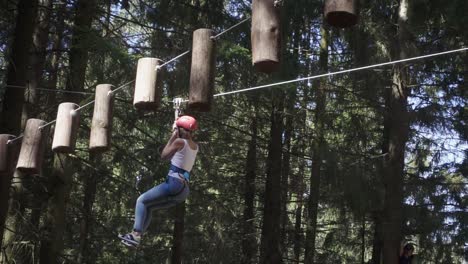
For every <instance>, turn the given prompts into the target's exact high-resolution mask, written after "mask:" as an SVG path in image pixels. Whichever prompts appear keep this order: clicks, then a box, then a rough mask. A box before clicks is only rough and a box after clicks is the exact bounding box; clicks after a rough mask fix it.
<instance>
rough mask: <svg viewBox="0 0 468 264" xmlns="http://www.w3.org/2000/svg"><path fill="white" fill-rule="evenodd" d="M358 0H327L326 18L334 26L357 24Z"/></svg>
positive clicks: (342, 26)
mask: <svg viewBox="0 0 468 264" xmlns="http://www.w3.org/2000/svg"><path fill="white" fill-rule="evenodd" d="M356 4H357V1H355V0H325V10H324V13H325V20H326V21H327V23H328V24H330V25H331V26H333V27H338V28H346V27H351V26H354V25H356V23H357V20H358V15H357V8H356Z"/></svg>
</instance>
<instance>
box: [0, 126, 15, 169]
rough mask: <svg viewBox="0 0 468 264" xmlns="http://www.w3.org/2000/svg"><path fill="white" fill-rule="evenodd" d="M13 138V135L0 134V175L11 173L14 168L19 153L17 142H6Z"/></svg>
mask: <svg viewBox="0 0 468 264" xmlns="http://www.w3.org/2000/svg"><path fill="white" fill-rule="evenodd" d="M14 138H15V136H13V135H8V134H1V135H0V175H5V174H8V175H11V174H13V172H14V170H15V167H16V161H17V159H18V154H19V144H16V143H15V142H12V143H10V144H8V140H11V139H14Z"/></svg>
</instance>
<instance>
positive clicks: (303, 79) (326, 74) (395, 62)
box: [213, 48, 468, 97]
mask: <svg viewBox="0 0 468 264" xmlns="http://www.w3.org/2000/svg"><path fill="white" fill-rule="evenodd" d="M467 49H468V48H461V49H456V50H449V51H444V52H439V53H433V54H428V55H423V56H417V57H412V58H407V59H401V60H396V61H390V62H384V63H378V64H373V65H368V66H364V67H358V68H353V69H348V70H342V71H337V72H330V73H325V74H319V75H315V76H309V77H303V78H298V79H294V80H289V81H284V82H278V83H271V84H265V85H260V86H255V87H250V88H245V89H240V90H236V91H231V92H224V93H218V94H215V95H213V97H219V96H224V95H229V94H236V93H243V92H247V91H252V90H258V89H263V88H267V87H273V86H279V85H283V84H288V83H295V82H301V81H306V80H313V79H318V78H322V77H328V76H333V75H339V74H343V73H348V72H355V71H360V70H365V69H371V68H377V67H381V66H386V65H392V64H397V63H402V62H408V61H415V60H420V59H425V58H430V57H436V56H441V55H446V54H451V53H456V52H461V51H466V50H467Z"/></svg>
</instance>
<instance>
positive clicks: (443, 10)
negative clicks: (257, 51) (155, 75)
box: [0, 0, 468, 264]
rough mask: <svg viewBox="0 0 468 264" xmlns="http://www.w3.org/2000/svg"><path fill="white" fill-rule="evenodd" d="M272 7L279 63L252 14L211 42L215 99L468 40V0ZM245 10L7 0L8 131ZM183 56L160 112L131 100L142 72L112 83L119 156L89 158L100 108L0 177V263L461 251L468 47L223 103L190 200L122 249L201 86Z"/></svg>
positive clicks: (206, 117) (189, 4)
mask: <svg viewBox="0 0 468 264" xmlns="http://www.w3.org/2000/svg"><path fill="white" fill-rule="evenodd" d="M276 2H277V5H278V8H280V10H281V32H282V33H281V35H282V49H281V55H282V62H281V67H280V70H279V71H278V72H276V73H273V74H263V73H259V72H257V71H255V69H254V68H253V67H252V66H251V65H252V63H251V51H250V50H251V47H250V46H251V42H250V21H247V22H246V23H243V24H241V25H239V26H238V27H237V28H235V29H233V30H231V31H229V32H227V33H226V34H224V35H223V36H222V37H220V38H219V39H218V40H217V41H216V46H217V47H216V85H215V87H216V88H215V92H216V93H219V92H226V91H233V90H238V89H243V88H246V87H252V86H256V85H262V84H268V83H274V82H279V81H284V80H291V79H296V78H299V77H305V76H312V75H316V74H321V73H326V72H333V71H338V70H342V69H350V68H354V67H360V66H365V65H370V64H375V63H381V62H387V61H391V60H398V59H403V58H408V57H413V56H418V55H424V54H431V53H436V52H441V51H446V50H453V49H458V48H462V47H466V46H467V45H468V30H466V25H468V16H466V14H467V13H468V2H467V1H466V0H452V1H441V0H412V1H410V0H398V1H389V0H373V1H368V0H360V1H358V2H359V21H358V24H357V25H356V26H354V27H352V28H348V29H337V28H333V27H330V26H328V25H327V24H326V23H324V21H323V2H322V1H312V0H294V1H291V0H283V1H276ZM250 14H251V2H250V1H247V0H230V1H220V0H179V1H169V0H159V1H158V0H154V1H148V0H146V1H145V0H120V1H119V0H69V1H66V0H30V1H29V0H28V1H26V0H1V1H0V29H1V30H0V49H1V57H0V82H1V83H0V95H1V97H0V98H2V99H1V100H2V101H1V105H2V108H1V109H2V112H1V119H0V123H1V125H0V133H2V134H5V133H8V134H13V135H16V136H18V135H20V134H21V133H22V131H23V128H24V125H25V122H26V120H27V119H28V118H41V119H43V120H45V121H47V122H48V121H51V120H54V119H55V118H56V113H57V106H58V105H59V104H60V103H62V102H75V103H78V104H80V105H83V104H85V103H87V102H89V101H91V100H93V97H94V90H95V87H96V85H98V84H103V83H110V84H113V85H114V86H115V87H119V86H121V85H123V84H126V83H128V82H131V81H132V80H134V79H135V73H136V63H137V60H138V59H139V58H142V57H157V58H160V59H163V60H166V61H167V60H169V59H171V58H174V57H175V56H177V55H179V54H181V53H183V52H184V51H187V50H189V49H190V47H191V45H192V42H191V41H192V32H193V31H194V30H196V29H198V28H211V29H213V30H214V31H215V32H221V31H223V30H225V29H227V28H229V27H231V26H232V25H234V24H236V23H237V22H239V21H241V20H242V19H245V18H246V17H249V16H250ZM190 58H191V56H190V55H187V56H184V57H182V58H180V59H178V60H177V61H175V62H173V63H172V64H170V65H168V66H167V67H166V74H165V76H164V80H163V85H164V98H163V105H162V106H161V108H160V109H159V110H158V111H156V112H140V111H137V110H136V109H135V108H133V106H132V96H133V85H132V84H130V85H128V87H125V88H124V89H122V90H120V91H119V92H118V93H116V96H115V105H114V118H113V131H112V148H111V149H110V151H108V152H106V153H104V154H90V153H89V151H88V144H89V140H88V138H89V131H90V121H91V115H92V107H90V108H86V109H83V110H82V111H81V121H80V129H79V139H78V143H77V148H76V152H75V153H74V154H71V155H64V154H53V152H52V151H51V149H50V144H48V145H47V147H46V152H45V153H46V157H45V161H44V165H43V169H42V172H41V173H40V174H39V175H25V174H21V173H20V172H15V174H14V176H13V177H9V176H8V175H2V177H1V180H2V182H1V184H2V193H1V194H2V198H1V204H0V209H1V212H0V216H2V217H0V220H2V221H1V230H2V233H3V239H2V243H1V244H0V245H1V258H0V262H2V263H47V264H50V263H392V264H393V263H395V264H396V263H398V262H397V261H398V260H397V258H398V253H399V250H400V246H401V245H402V244H404V243H406V242H411V243H413V244H414V245H415V247H416V252H415V253H416V255H417V258H418V260H419V262H420V263H467V261H468V211H467V204H468V188H467V186H468V147H467V139H468V129H467V123H466V122H467V121H466V120H467V110H468V109H467V91H468V89H467V84H466V80H467V78H468V54H467V53H466V52H461V53H457V54H450V55H444V56H439V57H434V58H431V59H426V60H418V61H414V62H411V63H406V64H397V65H392V66H386V67H379V68H374V69H370V70H365V71H359V72H355V73H349V74H341V75H336V76H333V77H328V78H321V79H316V80H313V81H304V82H298V83H293V84H287V85H282V86H278V87H273V88H268V89H262V90H257V91H250V92H245V93H241V94H236V95H229V96H223V97H216V98H215V99H214V101H213V110H212V111H211V112H209V113H196V112H191V114H194V115H195V116H196V117H197V118H198V120H199V124H200V130H199V131H197V133H196V138H197V140H198V141H199V143H200V153H199V157H198V160H197V163H196V165H195V167H194V170H193V175H192V181H191V194H190V197H189V199H188V200H187V201H186V202H185V203H184V204H181V205H179V206H177V207H175V208H172V209H168V210H161V211H158V212H155V213H154V215H153V221H152V223H151V226H150V227H149V231H148V233H147V234H145V237H144V240H143V241H144V242H143V245H142V247H141V249H139V250H138V251H132V250H127V249H126V248H125V247H123V246H122V245H121V244H120V241H119V240H118V239H117V234H119V233H126V232H128V231H129V230H130V228H131V226H132V218H133V210H134V204H135V200H136V198H137V197H138V195H139V194H140V193H141V192H144V191H145V190H146V189H148V188H150V187H152V186H153V185H154V184H157V183H159V182H162V181H164V178H165V176H166V173H167V170H168V164H167V163H166V162H163V161H161V159H160V157H159V153H158V148H159V147H160V146H161V145H163V144H165V143H166V141H167V139H168V138H169V136H170V129H171V125H172V122H173V118H174V112H173V108H172V107H173V106H172V104H171V103H170V101H172V99H173V98H174V97H183V98H188V83H189V77H190ZM50 131H51V133H50V138H51V137H52V135H53V134H52V132H53V129H51V130H50ZM50 142H51V140H49V143H50ZM8 193H9V194H10V198H11V199H10V200H9V202H7V201H8V197H6V196H5V194H8ZM3 222H5V224H4V223H3Z"/></svg>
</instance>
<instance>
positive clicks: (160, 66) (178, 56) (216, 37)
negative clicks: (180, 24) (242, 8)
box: [155, 17, 250, 71]
mask: <svg viewBox="0 0 468 264" xmlns="http://www.w3.org/2000/svg"><path fill="white" fill-rule="evenodd" d="M249 19H250V17H248V18H246V19H244V20H242V21H241V22H239V23H237V24H235V25H234V26H232V27H230V28H228V29H226V30H224V31H223V32H221V33H219V34H217V35H216V36H212V37H211V39H212V40H216V39H218V38H219V37H220V36H221V35H223V34H225V33H227V32H229V31H231V30H233V29H234V28H236V27H238V26H240V25H242V24H243V23H245V22H246V21H248V20H249ZM190 52H191V50H187V51H185V52H183V53H181V54H179V55H177V56H176V57H174V58H172V59H170V60H169V61H167V62H165V63H163V64H161V65H158V66H156V69H155V70H156V71H157V70H159V69H161V68H163V67H164V66H166V65H168V64H170V63H171V62H173V61H175V60H177V59H179V58H181V57H183V56H185V55H187V54H189V53H190Z"/></svg>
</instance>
